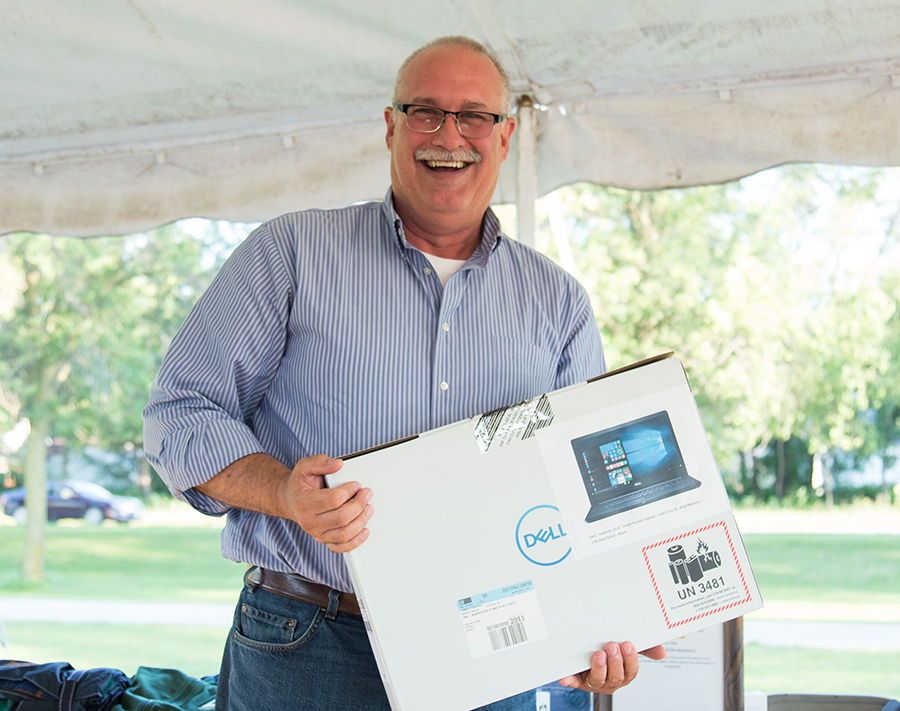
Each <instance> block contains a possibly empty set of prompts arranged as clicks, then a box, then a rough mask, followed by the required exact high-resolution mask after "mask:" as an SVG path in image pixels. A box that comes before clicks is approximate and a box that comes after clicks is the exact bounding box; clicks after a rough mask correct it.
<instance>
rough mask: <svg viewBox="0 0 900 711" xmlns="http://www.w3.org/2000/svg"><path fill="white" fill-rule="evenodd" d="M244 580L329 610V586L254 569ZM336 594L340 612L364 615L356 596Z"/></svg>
mask: <svg viewBox="0 0 900 711" xmlns="http://www.w3.org/2000/svg"><path fill="white" fill-rule="evenodd" d="M244 579H245V580H246V581H247V583H248V584H250V585H252V586H254V587H257V588H262V589H263V590H268V591H269V592H273V593H275V594H276V595H281V596H282V597H289V598H290V599H291V600H297V601H298V602H305V603H308V604H310V605H315V606H317V607H321V608H322V609H323V610H328V608H329V603H330V598H331V597H332V596H331V595H330V594H331V593H332V589H331V588H330V587H328V586H327V585H320V584H319V583H314V582H312V581H310V580H304V579H303V578H301V577H299V576H297V575H291V574H290V573H279V572H278V571H275V570H267V569H265V568H259V567H254V568H250V570H248V571H247V574H246V575H245V576H244ZM335 593H336V594H338V595H340V597H339V598H338V606H337V611H338V612H346V613H347V614H350V615H357V616H360V615H361V614H362V613H361V612H360V611H359V602H357V600H356V595H354V594H353V593H346V592H338V591H335Z"/></svg>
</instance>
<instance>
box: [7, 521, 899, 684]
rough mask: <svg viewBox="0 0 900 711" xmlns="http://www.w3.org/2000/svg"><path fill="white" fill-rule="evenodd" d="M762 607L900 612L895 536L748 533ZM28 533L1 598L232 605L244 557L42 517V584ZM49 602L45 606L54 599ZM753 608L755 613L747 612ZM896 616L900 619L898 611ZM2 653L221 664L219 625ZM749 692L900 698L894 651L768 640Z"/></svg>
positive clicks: (194, 542) (85, 629) (61, 631)
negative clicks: (27, 570) (46, 521)
mask: <svg viewBox="0 0 900 711" xmlns="http://www.w3.org/2000/svg"><path fill="white" fill-rule="evenodd" d="M743 538H744V542H745V544H746V547H747V551H748V553H749V555H750V559H751V562H752V565H753V571H754V574H755V576H756V578H757V581H758V583H759V586H760V589H761V591H762V595H763V598H764V600H765V602H766V604H767V605H769V606H772V607H773V608H774V607H777V606H778V605H779V604H785V605H793V606H795V607H797V606H800V607H802V606H804V605H818V606H819V607H817V608H816V609H817V610H818V611H824V612H825V613H827V615H822V616H821V618H822V619H829V618H830V619H851V618H852V616H849V615H847V614H845V613H848V612H850V611H852V610H859V609H861V608H871V607H873V606H879V609H888V610H897V611H900V536H890V535H871V536H863V535H859V536H853V535H812V534H792V535H782V534H766V535H761V534H747V535H745V536H744V537H743ZM23 544H24V530H23V529H21V528H16V527H13V526H0V597H15V596H22V595H28V596H38V597H47V598H54V597H56V598H62V597H71V598H86V599H106V600H110V599H123V600H149V601H156V600H158V601H168V600H171V601H187V602H197V601H207V602H217V603H229V604H230V603H233V602H234V601H235V600H236V598H237V594H238V590H239V588H240V581H241V575H242V573H243V566H241V565H238V564H236V563H231V562H229V561H225V560H224V559H222V558H221V556H220V554H219V530H218V529H216V528H203V527H186V528H175V527H169V528H162V527H161V528H153V527H137V526H113V525H104V526H100V527H97V528H91V527H88V526H83V525H77V524H75V525H57V526H50V527H49V528H48V533H47V544H46V581H45V582H43V583H41V584H39V585H32V586H26V585H23V584H22V583H21V581H20V570H21V564H22V558H21V556H22V548H23ZM51 604H52V603H51ZM754 614H756V613H754ZM898 619H900V618H898ZM6 628H7V633H8V636H9V643H10V646H9V649H8V650H5V651H4V650H2V649H0V654H3V656H11V657H14V658H19V659H25V660H29V661H68V662H70V663H72V664H73V665H74V666H75V667H77V668H91V667H97V666H108V667H113V668H116V669H121V670H123V671H124V672H125V673H126V674H129V675H133V674H134V673H135V672H136V670H137V667H138V666H158V667H169V668H175V669H180V670H182V671H184V672H186V673H189V674H193V675H196V676H204V675H207V674H214V673H216V672H217V671H218V667H219V661H220V656H221V650H222V646H223V644H224V640H225V636H226V634H227V629H224V628H222V629H218V628H207V627H202V628H199V627H181V626H178V627H176V626H167V625H96V624H78V623H65V624H62V623H32V622H7V623H6ZM744 660H745V666H744V686H745V688H746V689H748V690H751V689H754V690H759V691H764V692H766V693H768V694H773V693H826V694H860V695H879V696H888V697H892V698H900V671H898V670H900V652H865V651H847V652H841V651H831V650H819V649H799V648H798V649H794V648H779V647H766V646H761V645H757V644H749V645H747V646H746V647H745V650H744Z"/></svg>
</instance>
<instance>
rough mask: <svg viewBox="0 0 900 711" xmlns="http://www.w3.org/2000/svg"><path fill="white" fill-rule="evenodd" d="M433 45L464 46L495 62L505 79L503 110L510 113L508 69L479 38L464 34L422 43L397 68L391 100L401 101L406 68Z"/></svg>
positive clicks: (510, 95) (510, 96) (510, 98)
mask: <svg viewBox="0 0 900 711" xmlns="http://www.w3.org/2000/svg"><path fill="white" fill-rule="evenodd" d="M433 47H463V48H464V49H469V50H471V51H473V52H477V53H478V54H483V55H484V56H485V57H487V58H488V59H490V60H491V62H493V64H494V66H495V67H496V68H497V71H498V72H499V73H500V78H501V79H502V80H503V89H504V95H503V99H502V106H501V112H502V113H504V114H505V113H509V109H510V107H511V106H512V84H511V83H510V81H509V74H507V73H506V70H505V69H504V68H503V65H502V64H500V60H499V59H497V56H496V55H495V54H494V53H493V52H491V51H490V50H489V49H488V48H487V47H485V46H484V45H483V44H481V42H478V41H477V40H473V39H472V38H471V37H465V36H464V35H448V36H446V37H438V38H437V39H434V40H431V42H429V43H428V44H425V45H422V46H421V47H419V48H418V49H417V50H416V51H415V52H413V53H412V54H411V55H409V56H408V57H407V58H406V59H405V60H404V61H403V64H401V65H400V69H398V70H397V78H396V80H395V81H394V95H393V98H392V99H391V101H400V96H401V94H402V92H403V80H404V78H405V76H406V70H407V69H409V65H410V64H412V62H413V60H414V59H415V58H416V57H418V56H419V55H420V54H422V52H424V51H425V50H427V49H432V48H433Z"/></svg>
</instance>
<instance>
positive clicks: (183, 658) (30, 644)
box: [0, 622, 228, 677]
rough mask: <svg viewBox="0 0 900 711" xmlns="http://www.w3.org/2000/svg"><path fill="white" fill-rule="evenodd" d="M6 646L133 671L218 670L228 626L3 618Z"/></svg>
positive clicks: (34, 658)
mask: <svg viewBox="0 0 900 711" xmlns="http://www.w3.org/2000/svg"><path fill="white" fill-rule="evenodd" d="M6 632H7V636H8V638H9V649H7V650H3V649H2V648H0V655H2V656H3V657H9V658H11V659H19V660H21V661H28V662H69V664H71V665H72V666H73V667H75V668H76V669H94V668H96V667H110V668H112V669H121V670H122V671H123V672H125V673H126V674H127V675H128V676H134V674H135V673H136V672H137V669H138V667H161V668H165V669H179V670H181V671H183V672H184V673H185V674H191V675H192V676H197V677H202V676H207V675H210V674H218V673H219V664H220V662H221V661H222V650H223V649H224V647H225V638H226V636H227V635H228V629H227V628H225V629H218V628H214V627H182V626H175V625H98V624H91V625H86V624H77V623H58V622H7V623H6Z"/></svg>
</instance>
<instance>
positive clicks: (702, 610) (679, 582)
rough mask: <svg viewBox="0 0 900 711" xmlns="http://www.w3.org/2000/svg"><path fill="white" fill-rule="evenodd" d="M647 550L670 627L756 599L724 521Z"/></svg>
mask: <svg viewBox="0 0 900 711" xmlns="http://www.w3.org/2000/svg"><path fill="white" fill-rule="evenodd" d="M643 550H644V561H645V563H646V564H647V569H648V570H649V572H650V578H651V579H652V581H653V589H654V590H655V591H656V597H657V600H658V601H659V605H660V608H661V609H662V612H663V615H664V616H665V619H666V624H667V625H668V626H669V629H673V628H675V627H677V626H678V625H682V624H684V623H686V622H692V621H693V620H696V619H699V618H701V617H706V616H708V615H712V614H715V613H718V612H721V611H723V610H727V609H728V608H730V607H734V606H736V605H740V604H743V603H746V602H750V600H751V593H750V588H749V586H748V585H747V580H746V577H745V575H744V570H743V568H742V567H741V564H740V561H739V560H738V558H737V553H736V552H735V548H734V544H733V542H732V540H731V533H730V532H729V530H728V527H727V526H726V525H725V522H724V521H719V522H717V523H714V524H711V525H709V526H706V527H704V528H700V529H697V530H695V531H691V532H690V533H685V534H682V535H679V536H676V537H674V538H668V539H666V540H664V541H660V542H659V543H654V544H653V545H651V546H646V547H645V548H644V549H643Z"/></svg>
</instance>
